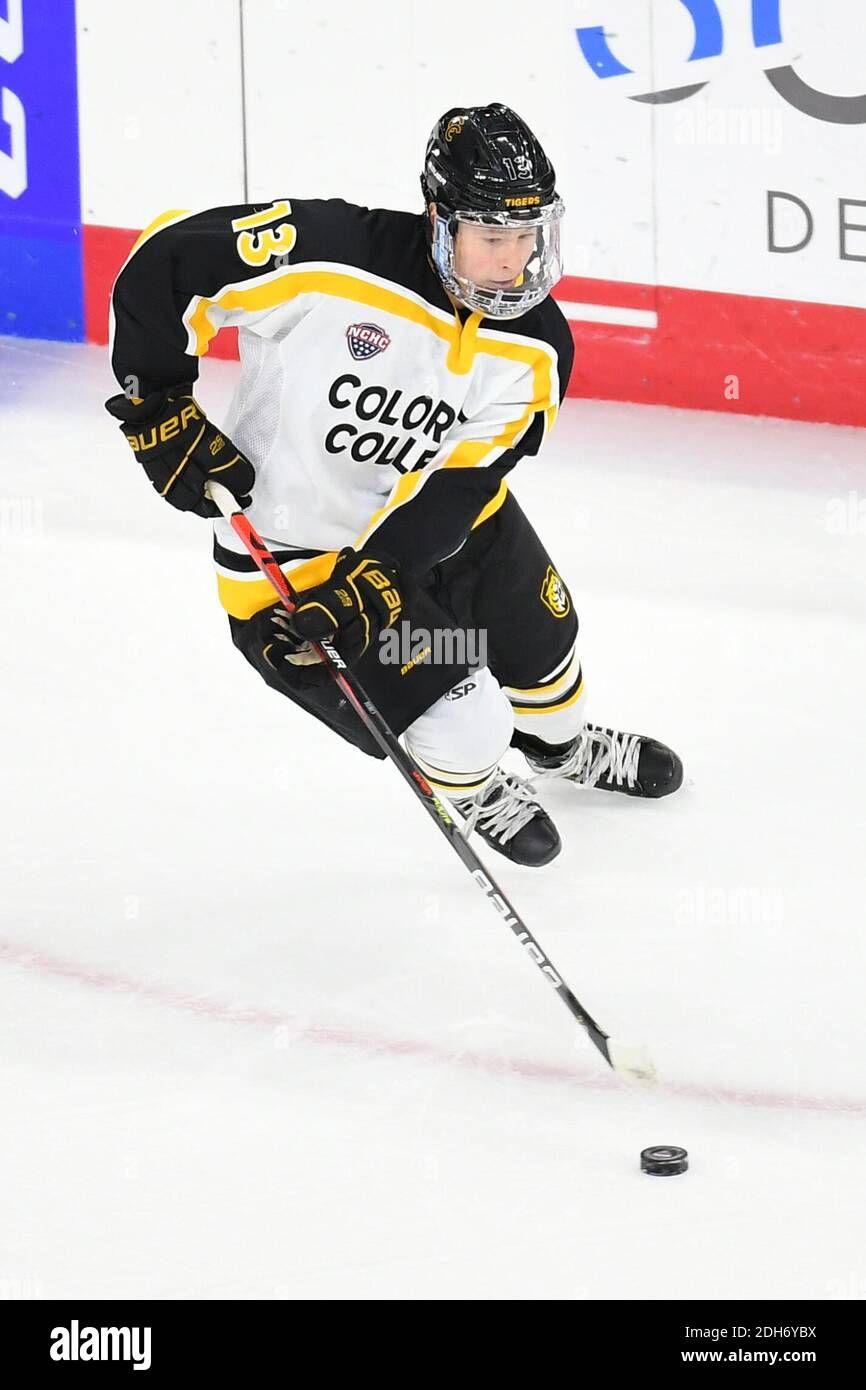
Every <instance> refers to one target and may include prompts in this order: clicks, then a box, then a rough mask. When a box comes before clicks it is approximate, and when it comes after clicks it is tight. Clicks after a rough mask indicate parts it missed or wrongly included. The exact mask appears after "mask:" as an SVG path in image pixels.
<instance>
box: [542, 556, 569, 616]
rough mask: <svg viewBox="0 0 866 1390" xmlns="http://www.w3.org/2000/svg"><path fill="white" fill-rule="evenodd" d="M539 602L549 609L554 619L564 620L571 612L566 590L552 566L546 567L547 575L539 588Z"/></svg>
mask: <svg viewBox="0 0 866 1390" xmlns="http://www.w3.org/2000/svg"><path fill="white" fill-rule="evenodd" d="M541 602H542V603H543V604H544V606H545V608H549V609H550V611H551V613H552V614H553V616H554V618H566V617H568V614H569V613H570V612H571V599H570V598H569V597H568V590H567V589H566V587H565V585H564V584H563V582H562V580H561V579H560V577H559V575H558V574H557V573H556V570H555V569H554V568H553V565H548V566H547V574H546V575H545V576H544V583H543V584H542V586H541Z"/></svg>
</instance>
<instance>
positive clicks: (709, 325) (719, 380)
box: [567, 280, 866, 426]
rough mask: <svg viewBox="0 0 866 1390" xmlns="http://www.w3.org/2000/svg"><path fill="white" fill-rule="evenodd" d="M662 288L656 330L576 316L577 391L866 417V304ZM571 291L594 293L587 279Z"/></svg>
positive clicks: (815, 416) (849, 419)
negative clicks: (586, 320) (859, 306)
mask: <svg viewBox="0 0 866 1390" xmlns="http://www.w3.org/2000/svg"><path fill="white" fill-rule="evenodd" d="M592 283H596V282H592ZM655 295H656V300H655V308H656V310H657V313H658V327H657V328H654V329H644V328H630V327H625V326H619V325H617V324H602V323H582V322H577V321H575V320H572V322H571V332H572V337H573V338H574V343H575V363H574V371H573V373H572V378H571V384H570V386H569V390H568V394H569V395H570V396H589V397H595V398H600V399H603V400H616V401H637V402H640V403H643V404H647V405H674V406H685V407H687V408H689V409H692V410H721V411H733V412H734V413H737V414H744V415H776V416H781V417H783V418H785V419H791V420H821V421H827V422H829V423H831V424H837V425H861V426H863V425H866V390H864V386H866V309H853V308H848V307H845V306H841V305H835V304H808V303H802V302H797V301H794V300H788V299H761V298H758V297H757V296H754V295H738V294H717V293H713V292H709V291H704V290H681V289H674V288H672V287H670V286H665V285H660V286H659V287H658V288H657V290H656V291H655ZM567 298H569V299H575V300H581V299H584V300H586V296H585V295H584V294H583V293H582V291H581V282H580V281H574V280H572V281H570V282H569V292H568V295H567ZM593 302H597V301H593ZM612 302H615V301H612ZM617 307H622V305H618V306H617ZM625 307H634V308H637V307H638V305H637V304H635V303H630V304H628V305H626V306H625ZM646 307H650V306H649V305H647V306H646Z"/></svg>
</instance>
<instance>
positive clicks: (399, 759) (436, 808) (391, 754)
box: [207, 482, 614, 1067]
mask: <svg viewBox="0 0 866 1390" xmlns="http://www.w3.org/2000/svg"><path fill="white" fill-rule="evenodd" d="M207 492H208V496H209V497H210V498H211V500H212V501H213V502H215V503H216V505H217V506H218V507H219V509H220V511H221V512H222V515H223V516H224V517H225V519H226V520H227V521H228V522H229V523H230V525H231V527H232V529H233V531H234V532H235V535H236V536H238V538H239V539H240V540H241V542H242V543H243V545H244V546H245V548H246V549H247V551H248V552H249V554H250V555H251V556H252V558H253V559H254V560H255V562H256V564H257V565H258V567H259V569H260V570H261V572H262V574H263V575H264V576H265V578H266V579H268V580H269V581H270V583H271V585H272V586H273V588H274V590H275V591H276V593H277V594H278V595H279V597H280V599H281V600H282V603H283V605H284V607H285V608H286V609H287V611H288V612H289V613H293V612H294V611H295V607H296V604H295V601H294V600H295V597H296V595H295V594H294V592H293V591H292V589H291V587H290V585H289V583H288V581H287V579H286V576H285V575H284V574H283V572H282V570H281V569H280V567H279V565H278V564H277V562H276V560H275V559H274V557H273V555H272V554H271V552H270V551H269V550H268V548H267V546H266V545H265V543H264V541H263V540H262V538H261V536H260V535H259V533H258V532H257V531H256V529H255V527H254V526H253V525H252V524H251V523H250V521H249V520H248V519H247V517H246V516H245V515H244V513H243V512H242V511H241V510H240V509H239V508H238V504H237V501H236V499H235V498H234V497H233V496H232V494H231V493H230V492H229V491H228V489H227V488H225V487H223V486H222V484H221V483H213V482H211V483H208V485H207ZM311 646H312V648H313V650H314V651H315V652H316V654H317V655H318V656H320V657H321V658H322V660H323V661H324V663H325V665H326V666H327V668H328V671H329V673H330V675H331V676H332V678H333V679H334V680H335V681H336V683H337V685H338V686H339V687H340V690H341V691H342V693H343V694H344V695H345V697H346V699H347V700H348V701H349V703H350V704H351V705H352V707H353V708H354V709H355V710H356V712H357V714H358V717H359V718H360V719H361V721H362V722H363V724H364V725H365V727H366V728H367V729H368V730H369V732H370V733H371V734H372V735H373V738H374V739H375V740H376V742H377V743H378V745H379V747H380V748H381V749H382V752H383V753H384V754H385V755H386V757H388V758H390V759H391V762H392V763H394V765H395V766H396V768H397V770H398V771H399V772H400V774H401V776H402V777H403V778H404V780H405V781H406V782H408V783H409V785H410V787H411V788H412V790H413V792H414V793H415V795H416V797H417V798H418V800H419V801H420V802H421V804H422V805H423V806H424V808H425V810H426V811H427V812H428V814H429V815H430V816H431V817H432V819H433V821H434V822H435V823H436V825H437V826H438V827H439V830H440V831H441V832H442V834H443V835H444V836H445V838H446V839H447V840H448V842H449V844H450V845H451V848H452V849H453V850H454V851H455V852H456V854H457V855H458V857H459V858H460V860H461V861H462V862H463V864H464V865H465V866H466V868H467V869H468V870H469V873H470V874H471V876H472V878H473V879H474V880H475V882H476V884H477V885H478V887H479V888H480V889H481V891H482V893H484V895H485V897H486V898H487V899H488V901H489V902H490V904H491V906H492V907H493V908H494V910H495V911H496V912H497V913H498V915H499V916H500V917H501V918H502V920H503V921H504V922H505V923H506V925H507V926H509V927H510V928H511V930H512V932H513V933H514V935H515V936H516V937H517V939H518V941H519V942H520V943H521V945H522V946H524V947H525V948H526V952H527V954H528V955H529V957H530V958H531V959H532V960H533V961H534V962H535V964H536V965H537V966H538V968H539V970H540V971H541V973H542V974H543V975H544V976H545V978H546V979H547V980H548V981H549V982H550V983H551V984H552V985H553V986H554V988H555V989H556V992H557V994H558V995H559V997H560V998H561V999H562V1001H563V1003H564V1004H565V1006H566V1008H567V1009H568V1011H569V1013H570V1014H571V1015H572V1017H573V1018H576V1019H577V1021H578V1023H579V1024H580V1025H581V1027H583V1028H585V1029H586V1031H587V1033H588V1034H589V1036H590V1038H591V1039H592V1041H593V1043H594V1044H595V1046H596V1047H597V1048H598V1050H599V1052H600V1053H601V1055H602V1057H604V1060H605V1061H606V1062H607V1063H608V1065H609V1066H611V1067H613V1066H614V1063H613V1061H612V1059H611V1053H610V1049H609V1047H608V1035H607V1033H605V1032H603V1031H602V1029H601V1028H600V1027H599V1025H598V1024H597V1023H596V1022H595V1020H594V1019H593V1018H592V1016H591V1015H590V1014H589V1013H587V1011H586V1009H585V1008H584V1007H583V1005H582V1004H581V1003H580V1001H579V1000H578V998H577V997H576V995H575V994H573V992H572V991H571V990H570V989H569V987H568V985H567V984H566V983H565V981H564V980H563V978H562V976H561V975H560V974H559V972H558V971H557V970H556V969H555V968H554V966H553V963H552V962H551V960H550V958H549V957H548V956H547V955H545V953H544V951H542V949H541V947H540V946H539V944H538V942H537V941H536V940H535V938H534V937H533V935H532V933H531V932H530V931H529V929H528V927H527V926H526V923H525V922H524V921H523V919H522V917H521V916H520V914H519V913H518V912H517V910H516V909H515V908H514V906H513V905H512V903H511V901H510V899H509V898H508V896H507V895H506V894H505V893H504V892H503V890H502V888H500V886H499V884H498V883H497V882H496V880H495V879H494V877H493V875H492V874H491V873H490V872H489V870H488V869H487V868H486V867H485V865H484V864H483V863H482V861H481V860H480V859H479V857H478V855H477V854H476V853H475V850H474V849H473V848H472V846H471V845H470V844H469V842H468V840H467V839H466V836H465V835H464V834H463V833H462V831H461V829H460V827H459V825H458V824H457V823H456V821H455V820H454V819H453V817H452V815H451V813H450V811H449V810H448V808H447V807H446V806H445V805H444V804H443V802H442V801H440V799H439V797H438V796H437V795H436V793H435V792H434V791H433V788H432V787H431V786H430V783H429V782H428V781H427V779H426V778H425V777H424V776H423V775H422V774H421V772H420V771H419V770H418V768H417V767H415V765H414V763H413V762H412V760H411V759H410V757H409V755H408V753H406V751H405V749H404V748H403V747H402V745H401V744H400V742H399V740H398V739H397V737H396V735H395V734H394V733H393V732H392V731H391V729H390V728H389V727H388V725H387V723H386V722H385V720H384V718H383V717H382V715H381V714H380V713H379V711H378V709H377V708H376V706H375V705H374V704H373V703H372V701H371V700H370V699H369V698H368V697H367V695H366V694H365V692H364V690H363V687H362V686H361V685H360V684H359V683H358V681H357V680H356V679H355V677H354V676H350V675H349V673H348V669H347V667H346V663H345V662H344V661H343V658H342V657H341V656H340V654H339V652H338V651H336V649H335V648H334V646H333V645H332V643H331V642H329V641H327V640H323V641H322V642H313V643H311Z"/></svg>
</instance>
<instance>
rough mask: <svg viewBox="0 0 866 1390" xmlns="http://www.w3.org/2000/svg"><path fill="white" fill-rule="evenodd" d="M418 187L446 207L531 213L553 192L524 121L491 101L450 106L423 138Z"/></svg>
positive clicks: (548, 167) (517, 216)
mask: <svg viewBox="0 0 866 1390" xmlns="http://www.w3.org/2000/svg"><path fill="white" fill-rule="evenodd" d="M421 188H422V189H423V191H424V198H425V200H426V202H427V203H428V204H429V203H436V204H437V205H440V206H441V207H442V208H443V209H444V208H447V209H448V210H449V211H450V212H457V211H458V210H459V211H466V212H475V213H480V214H484V213H491V214H497V213H500V214H501V213H504V212H507V214H508V216H509V218H510V219H513V220H515V221H519V220H525V219H527V218H531V217H532V215H533V212H536V213H537V212H538V210H539V208H541V207H547V206H548V205H549V204H550V203H552V202H553V201H554V199H555V197H556V174H555V173H554V170H553V165H552V164H551V162H550V160H549V159H548V157H547V155H546V154H545V153H544V150H543V149H542V147H541V145H540V144H539V142H538V140H536V138H535V136H534V135H533V133H532V131H531V130H530V129H529V126H528V125H527V124H526V122H525V121H523V120H521V118H520V117H519V116H518V115H517V113H516V112H514V111H512V110H511V108H510V107H508V106H503V105H502V103H501V102H499V101H496V102H494V103H493V104H492V105H491V106H455V107H452V109H451V110H450V111H446V112H445V115H444V116H442V117H441V119H440V120H438V121H437V122H436V125H435V126H434V127H433V130H432V131H431V133H430V139H429V140H428V141H427V152H426V155H425V157H424V172H423V174H422V175H421Z"/></svg>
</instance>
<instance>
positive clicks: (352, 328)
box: [346, 323, 391, 362]
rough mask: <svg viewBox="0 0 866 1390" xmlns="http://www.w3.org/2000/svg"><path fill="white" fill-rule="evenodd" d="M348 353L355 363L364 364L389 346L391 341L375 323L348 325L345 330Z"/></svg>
mask: <svg viewBox="0 0 866 1390" xmlns="http://www.w3.org/2000/svg"><path fill="white" fill-rule="evenodd" d="M346 341H347V342H348V344H349V351H350V352H351V354H352V356H353V357H354V359H355V361H356V362H366V361H367V358H368V357H375V356H376V354H377V353H378V352H384V351H385V349H386V347H388V346H390V343H391V339H390V338H389V337H388V334H387V333H386V332H385V330H384V328H380V327H379V325H378V324H377V323H350V324H349V327H348V328H347V329H346Z"/></svg>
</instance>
